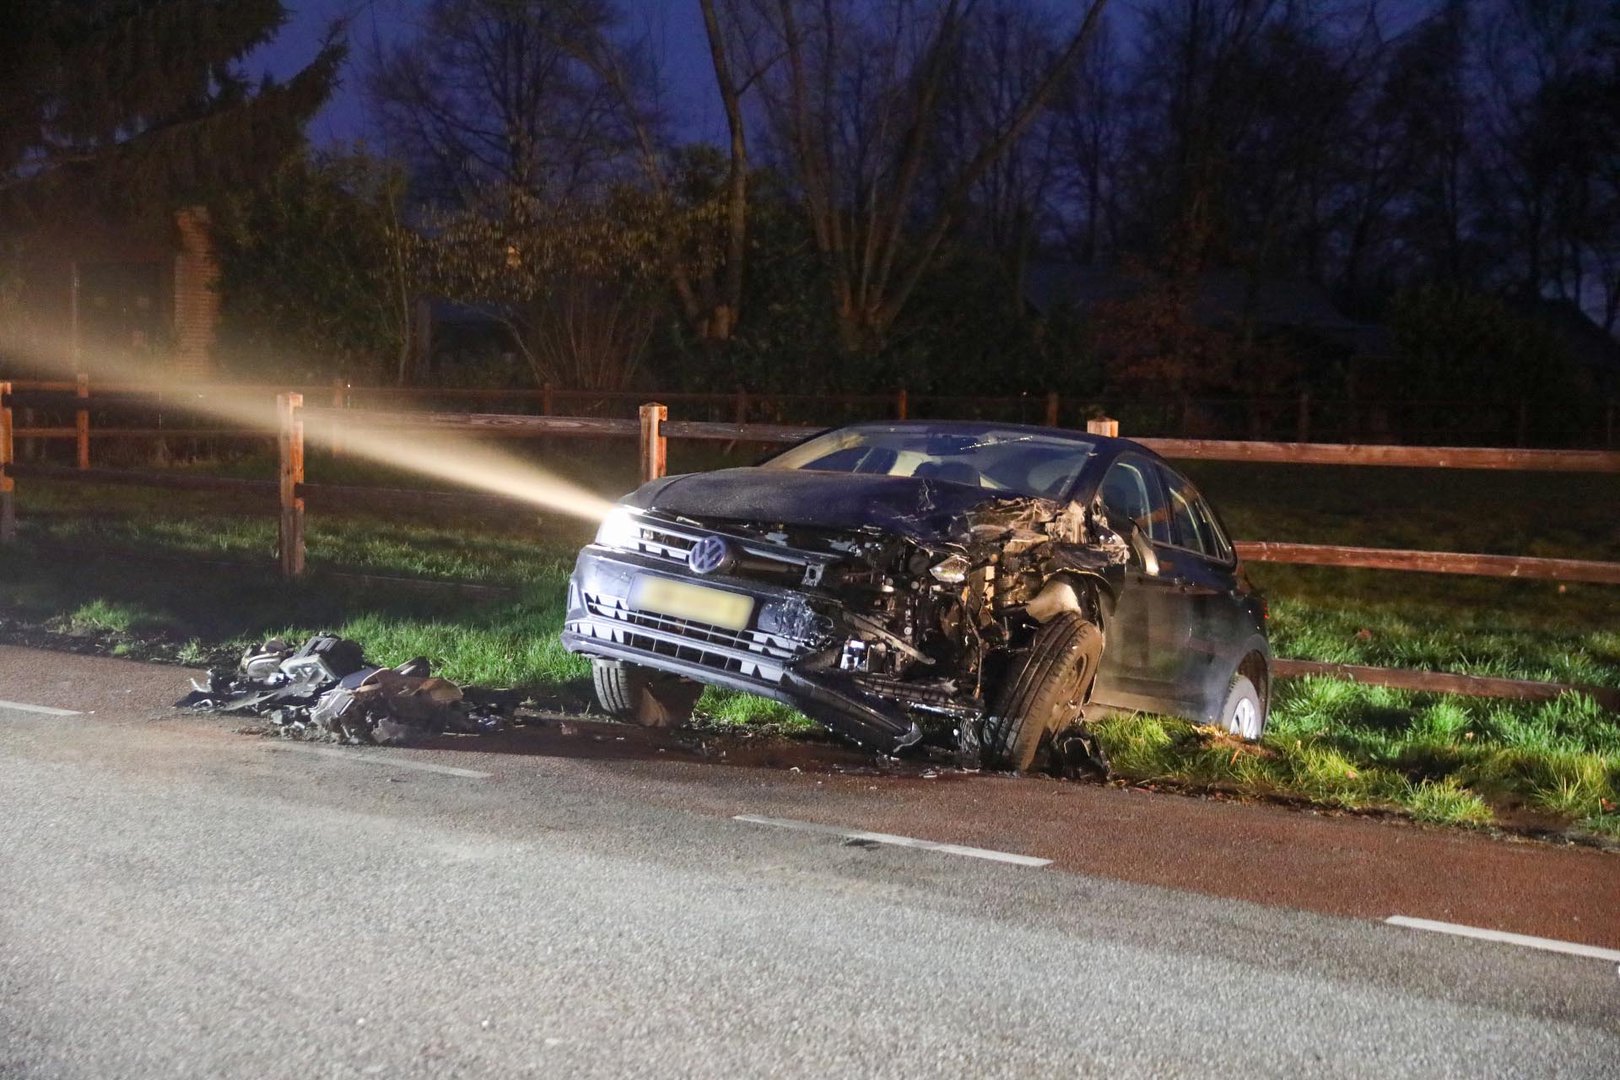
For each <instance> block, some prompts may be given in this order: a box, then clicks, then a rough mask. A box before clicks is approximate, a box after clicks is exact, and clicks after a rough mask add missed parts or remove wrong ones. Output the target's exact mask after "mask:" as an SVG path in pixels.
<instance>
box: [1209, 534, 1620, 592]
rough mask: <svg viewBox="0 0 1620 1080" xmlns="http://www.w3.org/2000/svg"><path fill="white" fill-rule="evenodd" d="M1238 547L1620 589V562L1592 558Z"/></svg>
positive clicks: (1275, 554)
mask: <svg viewBox="0 0 1620 1080" xmlns="http://www.w3.org/2000/svg"><path fill="white" fill-rule="evenodd" d="M1234 546H1235V547H1236V548H1237V553H1238V555H1239V556H1240V557H1242V558H1244V559H1247V560H1249V561H1250V562H1269V563H1291V564H1293V565H1296V566H1342V567H1345V568H1349V569H1362V570H1410V571H1414V572H1417V573H1421V574H1469V575H1472V576H1474V577H1497V578H1533V579H1539V580H1542V581H1584V582H1590V583H1592V584H1596V585H1620V563H1612V562H1594V561H1591V560H1587V559H1545V558H1534V557H1531V556H1528V555H1473V554H1464V553H1459V552H1452V551H1403V550H1399V549H1396V548H1366V547H1340V546H1338V545H1334V544H1293V543H1285V542H1279V541H1275V540H1240V541H1238V542H1237V543H1236V544H1235V545H1234Z"/></svg>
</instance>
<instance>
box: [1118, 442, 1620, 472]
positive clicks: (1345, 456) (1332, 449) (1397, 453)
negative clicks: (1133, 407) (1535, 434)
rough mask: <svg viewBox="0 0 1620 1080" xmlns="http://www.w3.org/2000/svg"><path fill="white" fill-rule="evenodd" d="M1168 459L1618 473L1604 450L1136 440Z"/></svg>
mask: <svg viewBox="0 0 1620 1080" xmlns="http://www.w3.org/2000/svg"><path fill="white" fill-rule="evenodd" d="M1135 441H1136V442H1138V443H1140V444H1141V445H1143V446H1145V447H1147V448H1148V449H1149V450H1152V451H1154V452H1155V453H1157V454H1160V455H1162V456H1164V457H1168V458H1183V459H1201V460H1204V461H1253V462H1264V463H1267V464H1272V465H1384V466H1398V467H1402V468H1416V469H1513V470H1524V471H1531V472H1597V473H1616V472H1620V453H1617V452H1611V451H1605V450H1499V449H1485V448H1477V447H1470V446H1360V445H1356V444H1353V443H1282V442H1227V441H1223V440H1215V439H1137V440H1135Z"/></svg>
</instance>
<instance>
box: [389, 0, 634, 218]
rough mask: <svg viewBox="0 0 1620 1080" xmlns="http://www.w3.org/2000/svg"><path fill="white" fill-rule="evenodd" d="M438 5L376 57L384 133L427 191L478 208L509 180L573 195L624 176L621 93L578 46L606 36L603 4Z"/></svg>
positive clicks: (477, 1)
mask: <svg viewBox="0 0 1620 1080" xmlns="http://www.w3.org/2000/svg"><path fill="white" fill-rule="evenodd" d="M559 8H560V5H558V4H555V3H549V2H543V0H432V2H431V3H430V4H429V5H428V7H427V10H426V13H425V15H424V17H423V22H422V26H421V30H420V32H419V33H418V34H417V35H416V36H415V37H414V38H413V39H412V40H410V41H408V42H406V43H404V44H401V45H398V46H395V47H394V48H392V49H390V50H388V51H386V52H385V53H383V54H382V55H381V56H379V57H378V58H377V59H376V62H375V64H374V65H373V68H372V70H371V72H370V75H369V78H368V90H369V92H370V96H371V100H372V102H373V104H374V106H375V108H376V111H377V115H378V118H379V120H380V122H381V126H382V129H383V131H384V133H385V134H386V135H387V137H388V139H389V141H390V142H391V143H392V144H393V147H394V148H395V149H396V150H397V151H398V152H400V153H402V154H403V155H404V156H405V157H406V159H407V160H408V161H409V162H410V163H411V165H412V167H413V169H414V170H415V171H416V173H417V175H418V178H419V180H420V181H422V182H424V183H425V185H426V187H427V193H428V194H429V195H430V196H433V197H435V198H438V199H440V200H448V201H459V202H463V203H466V202H471V201H474V200H475V199H476V198H477V196H478V193H479V192H480V191H482V190H483V189H485V188H488V187H490V186H496V185H505V186H509V187H511V188H514V189H518V190H523V191H528V192H533V193H535V194H542V195H545V196H547V197H574V196H578V195H581V194H583V193H585V192H587V191H588V190H590V189H591V188H592V187H593V186H595V185H599V184H601V183H603V182H604V181H607V180H611V179H614V178H616V177H617V176H618V175H619V174H620V173H621V171H622V169H621V168H620V166H621V165H622V163H623V162H624V160H625V157H626V153H627V151H628V150H629V149H630V147H629V134H630V133H629V132H628V130H627V125H626V123H625V118H624V117H623V115H622V111H621V110H620V108H619V105H618V101H617V99H616V96H615V95H614V94H613V93H612V92H611V89H610V88H609V87H606V86H604V85H603V84H602V82H601V80H600V79H598V78H596V76H595V75H594V73H593V72H591V71H590V70H589V69H588V68H586V67H585V66H584V65H582V64H581V63H580V61H579V58H578V56H577V55H576V53H575V51H574V50H573V49H572V48H571V47H570V41H571V39H572V36H573V35H574V34H575V33H576V32H577V28H578V27H580V26H585V27H588V28H589V32H590V33H591V34H593V35H605V34H607V33H609V32H610V31H611V30H612V28H613V26H614V20H613V13H612V11H611V9H609V8H608V6H607V5H606V4H604V3H602V2H600V0H578V2H577V3H571V4H570V5H568V9H567V11H566V12H565V11H562V10H559Z"/></svg>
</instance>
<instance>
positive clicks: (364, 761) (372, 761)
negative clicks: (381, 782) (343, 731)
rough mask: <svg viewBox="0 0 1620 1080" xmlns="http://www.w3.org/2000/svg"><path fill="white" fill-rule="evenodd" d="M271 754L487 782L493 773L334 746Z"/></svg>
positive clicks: (292, 746)
mask: <svg viewBox="0 0 1620 1080" xmlns="http://www.w3.org/2000/svg"><path fill="white" fill-rule="evenodd" d="M265 749H266V750H269V751H270V752H271V753H277V754H279V753H282V752H284V751H289V750H291V751H295V752H297V753H301V754H314V755H316V756H317V757H327V758H335V759H337V760H338V761H348V762H352V763H354V764H356V765H380V766H382V767H383V768H389V769H409V770H411V771H413V772H428V773H438V774H439V775H440V776H459V777H461V778H463V779H465V780H488V779H490V778H491V777H493V776H494V775H495V774H494V773H487V772H479V771H478V770H476V769H463V768H459V767H457V766H455V765H434V764H433V763H431V762H427V761H412V760H411V759H409V758H402V757H396V756H395V755H393V754H375V755H374V754H371V753H367V752H366V751H364V750H358V751H357V750H340V749H338V748H337V747H335V746H304V745H302V744H301V743H286V744H284V745H281V746H267V747H265Z"/></svg>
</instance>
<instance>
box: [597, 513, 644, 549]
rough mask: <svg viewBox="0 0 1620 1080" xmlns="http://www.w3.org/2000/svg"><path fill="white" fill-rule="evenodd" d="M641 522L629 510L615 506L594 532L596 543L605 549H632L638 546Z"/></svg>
mask: <svg viewBox="0 0 1620 1080" xmlns="http://www.w3.org/2000/svg"><path fill="white" fill-rule="evenodd" d="M640 541H641V522H640V521H639V520H638V519H637V518H636V516H635V515H634V514H632V513H631V512H630V511H629V510H627V509H625V508H624V507H622V506H615V507H614V508H613V509H612V510H609V511H608V514H607V517H605V518H603V519H602V524H601V525H600V526H598V527H597V530H596V542H597V544H599V545H600V546H602V547H606V548H619V549H624V548H634V547H637V546H639V545H640Z"/></svg>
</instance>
